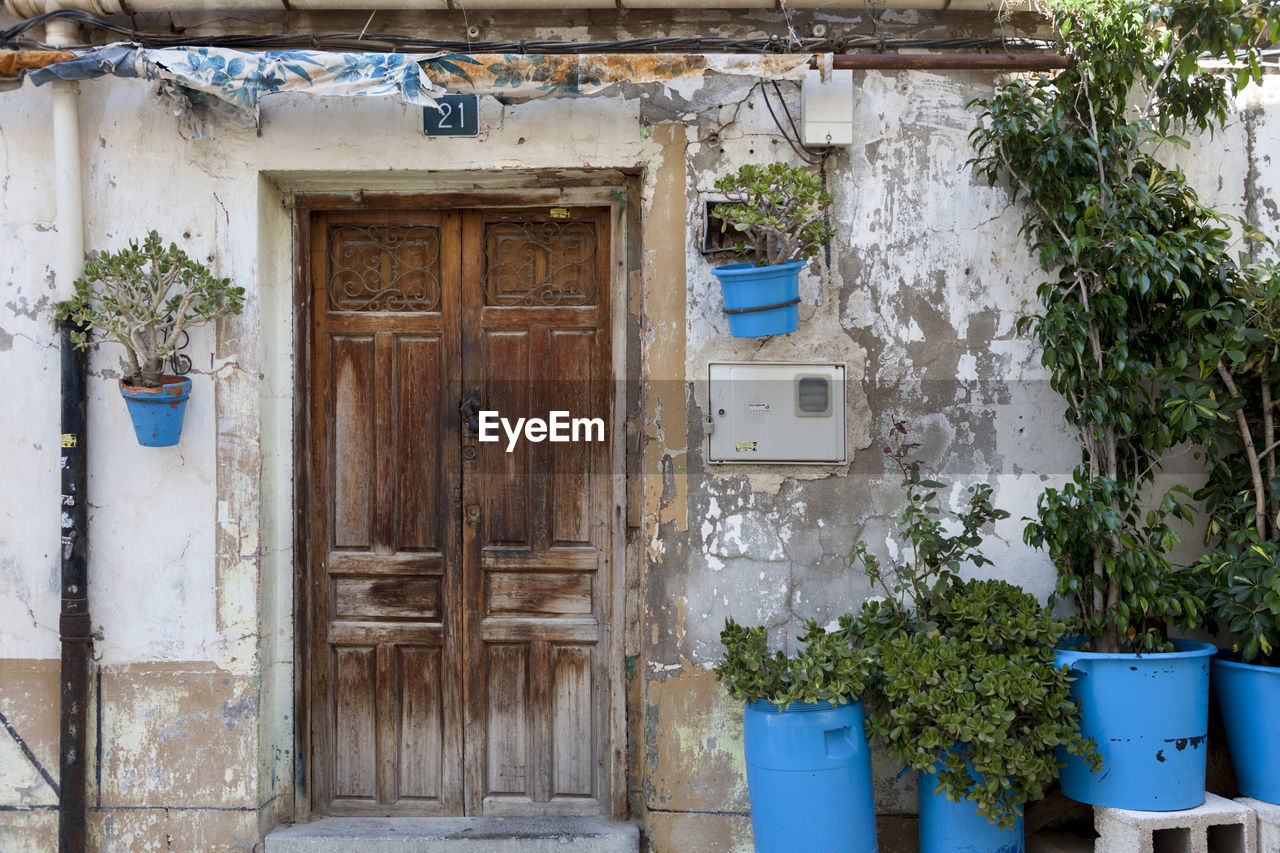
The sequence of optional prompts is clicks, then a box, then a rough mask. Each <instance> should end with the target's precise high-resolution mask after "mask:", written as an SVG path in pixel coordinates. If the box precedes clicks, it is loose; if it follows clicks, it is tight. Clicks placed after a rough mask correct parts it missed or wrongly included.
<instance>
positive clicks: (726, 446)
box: [706, 361, 845, 465]
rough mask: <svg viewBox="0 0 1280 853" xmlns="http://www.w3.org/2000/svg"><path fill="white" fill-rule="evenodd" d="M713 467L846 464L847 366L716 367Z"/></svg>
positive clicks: (741, 364) (711, 419)
mask: <svg viewBox="0 0 1280 853" xmlns="http://www.w3.org/2000/svg"><path fill="white" fill-rule="evenodd" d="M708 387H709V389H710V408H709V409H708V415H707V422H706V429H707V432H708V433H709V434H710V435H709V437H710V452H709V453H708V455H707V459H708V460H709V461H711V462H763V463H769V462H785V463H791V464H812V465H821V464H828V465H829V464H832V463H840V462H844V461H845V450H844V365H843V364H794V363H793V364H780V363H770V362H756V361H753V362H719V363H715V362H713V363H712V364H711V376H710V382H709V383H708Z"/></svg>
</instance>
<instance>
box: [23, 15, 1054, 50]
mask: <svg viewBox="0 0 1280 853" xmlns="http://www.w3.org/2000/svg"><path fill="white" fill-rule="evenodd" d="M53 19H65V20H71V21H75V22H76V23H79V24H81V25H82V26H84V27H87V28H90V29H96V30H101V31H103V32H108V33H111V34H113V35H116V36H120V37H122V39H124V40H126V41H130V42H133V43H136V44H138V45H141V46H142V47H153V48H163V47H227V48H239V49H248V50H254V49H256V50H270V49H275V50H287V49H290V48H315V49H330V50H370V49H371V48H373V49H376V48H380V47H381V48H388V49H390V50H393V51H394V50H403V51H437V50H442V51H448V52H455V53H703V52H706V53H747V52H751V53H759V52H764V53H842V52H846V51H848V50H850V49H877V50H888V49H894V50H898V49H903V48H921V49H937V50H971V49H998V50H1001V51H1005V50H1008V49H1009V48H1010V47H1021V48H1024V49H1027V50H1044V49H1048V48H1051V47H1053V46H1054V45H1053V43H1052V42H1050V41H1048V40H1045V39H1019V40H1009V39H1004V38H997V37H991V38H945V39H938V38H929V39H924V38H922V39H915V38H900V39H881V38H880V37H871V36H853V37H846V38H843V39H841V40H839V41H837V40H835V39H831V38H812V37H810V38H799V37H795V38H788V39H782V38H780V37H779V36H778V35H777V34H773V35H770V36H765V37H757V38H727V37H710V36H694V37H650V38H638V39H625V40H621V41H596V42H570V41H554V40H536V41H527V40H525V41H486V42H478V41H471V40H470V39H469V38H468V39H465V40H460V41H459V40H445V39H429V38H420V37H416V36H405V35H396V34H390V33H379V34H377V35H369V34H368V33H363V32H361V33H356V32H325V33H318V32H315V33H277V34H269V35H263V34H260V33H241V34H227V35H211V36H198V35H190V34H186V33H148V32H143V31H141V30H138V29H136V28H130V27H125V26H121V25H119V24H115V23H112V22H110V21H108V20H105V19H103V18H99V17H97V16H95V15H90V14H88V13H87V12H81V11H79V10H76V9H55V10H54V11H52V12H45V13H43V14H41V15H36V16H35V17H33V18H28V19H27V20H24V21H19V22H18V23H17V24H15V25H14V26H12V27H10V28H9V29H7V30H3V31H0V46H9V45H21V46H31V47H45V45H44V44H43V43H42V42H39V41H38V40H27V39H24V38H23V37H24V36H25V35H26V33H27V32H29V31H30V30H32V29H34V28H36V27H39V26H42V25H43V24H44V23H46V22H47V21H49V20H53ZM86 46H90V45H86Z"/></svg>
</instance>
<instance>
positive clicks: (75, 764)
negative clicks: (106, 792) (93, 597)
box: [58, 322, 93, 853]
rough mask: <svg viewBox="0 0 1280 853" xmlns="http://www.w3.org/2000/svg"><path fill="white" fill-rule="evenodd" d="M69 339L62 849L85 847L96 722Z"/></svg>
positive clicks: (66, 341)
mask: <svg viewBox="0 0 1280 853" xmlns="http://www.w3.org/2000/svg"><path fill="white" fill-rule="evenodd" d="M59 331H60V332H61V339H62V459H61V466H62V498H61V501H60V503H61V507H60V511H61V515H62V549H61V551H62V615H61V617H60V618H59V620H58V630H59V632H60V633H61V635H62V637H61V639H62V678H61V690H62V705H61V712H60V718H59V739H58V753H59V756H58V760H59V776H58V783H59V784H58V787H59V789H60V790H59V796H58V851H59V853H84V850H85V827H86V809H85V800H86V796H87V792H86V787H87V779H88V772H87V771H88V765H89V761H88V754H87V752H86V742H87V734H88V728H89V725H88V721H89V659H90V657H91V655H92V651H93V650H92V644H93V637H92V634H91V630H90V627H89V572H88V560H87V555H88V550H89V539H88V530H89V525H88V517H89V513H88V509H89V507H88V502H87V501H86V496H87V491H86V489H85V483H86V475H85V474H86V472H85V450H86V448H85V426H86V423H87V418H86V412H85V409H86V394H85V357H84V351H83V350H79V349H77V348H76V347H75V345H73V344H72V343H71V333H72V332H74V331H76V329H75V327H73V326H72V325H71V324H70V323H67V322H64V323H61V324H60V325H59Z"/></svg>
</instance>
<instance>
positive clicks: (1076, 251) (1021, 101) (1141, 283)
mask: <svg viewBox="0 0 1280 853" xmlns="http://www.w3.org/2000/svg"><path fill="white" fill-rule="evenodd" d="M1039 5H1040V6H1041V8H1042V9H1043V10H1045V11H1047V12H1048V13H1049V14H1051V15H1052V21H1053V25H1054V28H1055V30H1056V32H1057V33H1058V36H1059V38H1060V40H1061V42H1062V49H1063V50H1065V51H1067V52H1068V53H1069V54H1070V55H1071V57H1072V59H1073V60H1074V64H1073V65H1072V66H1071V67H1070V68H1068V69H1066V70H1064V71H1062V72H1061V73H1059V74H1057V75H1056V76H1054V77H1049V76H1044V75H1038V76H1034V77H1029V78H1024V79H1019V80H1015V81H1014V82H1012V83H1010V84H1008V85H1006V86H1004V87H1002V88H1001V89H1000V90H999V91H998V92H997V94H996V95H995V96H994V97H992V98H988V99H983V100H978V101H976V102H975V103H976V104H977V105H978V106H980V107H981V110H982V124H981V126H980V127H979V128H978V129H977V130H975V131H974V132H973V134H972V139H973V141H974V144H975V146H976V148H977V151H978V156H977V158H976V159H975V161H974V162H975V163H976V164H977V167H978V170H979V172H980V173H981V174H983V175H984V176H985V177H986V178H987V179H988V181H989V182H990V183H992V184H994V183H996V182H997V181H1002V180H1007V181H1008V182H1009V184H1010V186H1011V187H1012V190H1013V200H1014V201H1015V202H1017V201H1021V203H1022V207H1021V209H1022V211H1023V216H1024V219H1023V231H1024V233H1026V234H1027V235H1028V236H1029V237H1030V238H1031V240H1032V242H1033V244H1034V248H1035V250H1036V252H1037V253H1038V255H1039V261H1040V265H1041V267H1042V268H1043V269H1044V271H1045V272H1046V273H1048V274H1049V279H1048V280H1047V281H1045V282H1043V283H1042V284H1040V286H1039V288H1038V291H1037V293H1038V295H1039V297H1040V302H1041V310H1040V312H1039V313H1038V314H1036V315H1034V316H1031V317H1026V318H1023V319H1022V321H1020V323H1019V329H1020V330H1021V331H1029V332H1031V333H1032V335H1033V336H1034V338H1035V340H1036V342H1037V343H1038V344H1039V345H1040V349H1041V353H1042V356H1041V361H1042V363H1043V364H1044V366H1045V367H1046V368H1047V369H1048V371H1049V373H1050V377H1051V384H1052V387H1053V388H1054V390H1055V391H1057V392H1058V393H1059V394H1062V395H1063V396H1064V397H1065V398H1066V403H1067V421H1068V423H1069V424H1070V426H1071V427H1072V429H1073V430H1074V431H1075V432H1076V435H1077V437H1078V438H1079V441H1080V446H1081V460H1080V464H1079V465H1078V467H1077V468H1076V470H1075V472H1074V474H1073V476H1072V479H1071V481H1070V482H1069V483H1067V484H1065V485H1064V486H1062V487H1061V488H1051V489H1048V490H1046V491H1045V492H1044V494H1043V495H1041V497H1040V500H1039V502H1038V517H1037V519H1036V520H1034V521H1033V522H1032V523H1031V524H1030V525H1029V526H1028V527H1027V528H1026V532H1025V538H1026V541H1027V542H1028V543H1029V544H1032V545H1034V546H1036V547H1040V548H1044V549H1045V550H1047V551H1048V553H1049V554H1050V556H1051V557H1052V558H1053V560H1054V563H1055V564H1056V566H1057V568H1058V573H1059V580H1058V586H1057V593H1058V594H1059V595H1061V596H1064V597H1068V598H1070V599H1073V600H1074V601H1075V603H1076V604H1077V606H1078V607H1079V610H1080V613H1081V615H1082V616H1083V618H1084V620H1085V625H1086V627H1087V629H1088V632H1089V634H1090V635H1092V637H1094V638H1095V640H1094V643H1095V650H1096V651H1101V652H1117V651H1122V650H1126V649H1127V650H1132V651H1139V652H1141V651H1167V650H1169V649H1170V645H1169V644H1168V642H1167V628H1168V627H1169V626H1171V625H1173V626H1182V627H1190V626H1193V625H1195V624H1197V623H1198V622H1199V621H1200V620H1201V619H1202V618H1203V612H1204V605H1203V601H1202V600H1201V599H1200V597H1199V596H1198V595H1197V594H1196V586H1197V583H1196V579H1195V578H1194V576H1193V575H1192V573H1191V572H1188V571H1183V570H1179V569H1178V568H1177V567H1175V566H1174V565H1173V564H1172V562H1171V560H1170V556H1169V554H1170V550H1171V549H1172V548H1173V546H1174V545H1176V544H1177V542H1178V537H1177V534H1176V533H1175V531H1174V529H1173V527H1172V526H1171V521H1172V519H1174V518H1182V519H1187V518H1189V517H1190V516H1191V510H1190V509H1189V508H1188V507H1187V506H1186V505H1185V504H1184V503H1183V502H1182V500H1181V498H1180V497H1179V495H1180V494H1187V490H1186V489H1185V488H1176V489H1173V490H1170V491H1168V492H1166V493H1165V494H1164V495H1162V496H1158V497H1157V500H1155V501H1154V505H1153V503H1152V502H1151V501H1150V500H1148V496H1147V494H1146V492H1147V489H1148V487H1149V486H1151V485H1152V484H1153V481H1154V477H1155V474H1156V472H1157V471H1158V470H1159V464H1160V460H1161V457H1162V456H1163V455H1164V454H1165V453H1166V452H1167V451H1169V450H1170V449H1171V448H1173V447H1174V446H1175V445H1177V444H1178V443H1180V442H1181V441H1184V440H1185V439H1186V438H1188V437H1189V424H1188V423H1187V422H1186V420H1185V419H1184V418H1182V417H1177V416H1174V417H1170V403H1171V402H1172V401H1174V400H1175V399H1176V398H1177V396H1178V392H1175V390H1174V389H1175V387H1176V383H1177V382H1178V381H1179V380H1180V379H1182V378H1183V377H1184V375H1185V374H1186V373H1187V372H1188V370H1192V371H1194V370H1195V366H1196V365H1197V364H1199V363H1200V357H1201V347H1202V341H1201V340H1200V336H1201V334H1202V330H1201V329H1200V328H1198V326H1199V323H1198V322H1197V321H1196V317H1197V316H1198V315H1197V312H1199V311H1202V310H1205V309H1206V308H1208V307H1211V306H1212V305H1213V304H1215V303H1214V299H1215V295H1218V296H1220V295H1221V294H1222V288H1223V284H1224V283H1230V282H1231V281H1232V280H1233V279H1234V278H1235V272H1234V268H1235V264H1234V261H1233V260H1232V259H1231V257H1230V255H1229V248H1230V243H1229V241H1230V239H1231V235H1230V231H1229V225H1230V222H1229V221H1228V220H1227V219H1226V218H1225V217H1223V216H1221V215H1219V214H1218V213H1217V212H1215V211H1213V210H1211V209H1209V208H1207V207H1205V206H1204V205H1202V204H1201V203H1200V201H1199V199H1198V198H1197V196H1196V194H1195V192H1194V191H1193V190H1192V189H1191V188H1190V187H1189V186H1188V184H1187V181H1186V178H1185V176H1184V175H1183V174H1182V172H1181V171H1180V170H1178V169H1177V168H1174V167H1171V166H1168V165H1166V164H1165V163H1164V162H1162V161H1161V160H1160V159H1158V158H1157V156H1156V155H1157V153H1158V152H1159V150H1160V148H1161V146H1163V145H1166V144H1172V145H1179V146H1186V144H1187V143H1186V142H1185V141H1184V140H1182V139H1181V138H1179V137H1178V136H1177V135H1176V133H1177V132H1180V131H1182V130H1183V129H1184V128H1186V129H1191V130H1194V131H1205V130H1211V129H1213V128H1217V127H1221V126H1222V124H1223V122H1224V121H1225V118H1226V115H1227V110H1228V107H1229V100H1230V95H1231V94H1232V91H1233V88H1239V87H1240V86H1243V85H1244V84H1245V83H1247V82H1248V81H1249V80H1252V79H1257V78H1258V77H1260V76H1261V69H1260V65H1259V58H1258V52H1257V48H1258V46H1259V44H1260V43H1261V42H1262V40H1263V39H1264V38H1265V37H1267V35H1268V34H1270V35H1271V37H1274V36H1275V34H1276V29H1275V27H1276V7H1275V6H1274V4H1270V7H1268V4H1265V3H1258V2H1235V0H1231V2H1227V0H1215V2H1202V0H1172V2H1164V3H1153V2H1147V0H1046V2H1041V3H1040V4H1039ZM1205 55H1208V56H1213V57H1218V58H1222V59H1227V60H1230V61H1232V62H1233V63H1235V64H1236V65H1237V67H1238V68H1239V69H1240V70H1239V71H1238V72H1237V73H1236V74H1234V75H1233V76H1230V77H1226V76H1223V75H1222V74H1220V73H1217V72H1214V71H1212V70H1207V69H1206V68H1205V67H1204V66H1203V65H1201V64H1200V63H1199V58H1200V57H1202V56H1205ZM1212 363H1213V362H1212V361H1211V362H1210V364H1212ZM1231 363H1234V362H1231Z"/></svg>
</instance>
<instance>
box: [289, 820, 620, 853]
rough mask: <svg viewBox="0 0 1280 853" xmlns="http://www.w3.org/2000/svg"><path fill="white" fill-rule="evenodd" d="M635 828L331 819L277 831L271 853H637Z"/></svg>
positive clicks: (596, 823) (587, 823) (592, 823)
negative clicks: (356, 852) (355, 852)
mask: <svg viewBox="0 0 1280 853" xmlns="http://www.w3.org/2000/svg"><path fill="white" fill-rule="evenodd" d="M639 849H640V833H639V830H637V829H636V827H635V826H634V825H633V824H629V823H614V822H611V821H608V820H605V819H604V818H600V817H505V818H496V817H436V818H412V817H401V818H394V817H363V818H361V817H330V818H324V819H323V820H317V821H315V822H313V823H305V824H299V825H297V826H291V827H288V828H285V829H277V830H275V831H274V832H272V833H270V834H269V835H268V836H267V839H266V853H349V851H352V850H359V851H360V853H637V851H638V850H639Z"/></svg>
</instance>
